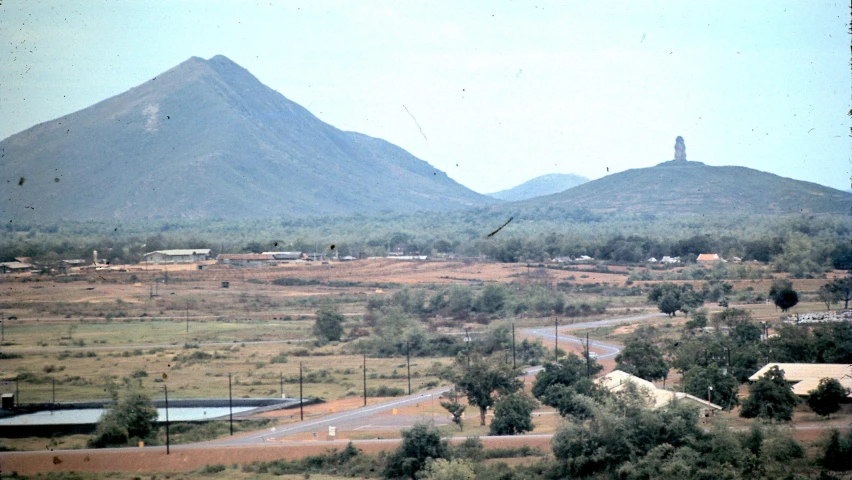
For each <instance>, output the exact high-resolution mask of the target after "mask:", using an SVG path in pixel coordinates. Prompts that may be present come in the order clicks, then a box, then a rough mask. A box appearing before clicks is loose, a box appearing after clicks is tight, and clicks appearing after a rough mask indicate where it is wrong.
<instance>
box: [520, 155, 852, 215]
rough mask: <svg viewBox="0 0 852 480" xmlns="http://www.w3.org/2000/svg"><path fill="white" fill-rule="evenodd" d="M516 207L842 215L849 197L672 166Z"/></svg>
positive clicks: (757, 176) (774, 178)
mask: <svg viewBox="0 0 852 480" xmlns="http://www.w3.org/2000/svg"><path fill="white" fill-rule="evenodd" d="M514 205H516V206H517V208H521V209H523V208H538V207H548V208H549V207H561V208H564V209H588V210H591V211H593V212H599V213H603V212H619V213H654V214H658V215H677V214H704V215H707V214H710V215H727V214H789V213H839V214H845V213H848V212H849V207H852V194H850V193H848V192H844V191H841V190H836V189H833V188H829V187H825V186H822V185H818V184H816V183H811V182H804V181H801V180H793V179H791V178H785V177H779V176H778V175H774V174H771V173H766V172H761V171H759V170H754V169H751V168H746V167H713V166H709V165H705V164H703V163H701V162H690V161H674V160H673V161H668V162H664V163H661V164H659V165H657V166H655V167H649V168H636V169H632V170H627V171H624V172H619V173H614V174H612V175H607V176H606V177H603V178H599V179H597V180H592V181H590V182H587V183H584V184H582V185H579V186H577V187H574V188H571V189H569V190H566V191H564V192H561V193H557V194H555V195H549V196H546V197H538V198H535V199H531V200H526V201H524V202H520V203H518V204H514Z"/></svg>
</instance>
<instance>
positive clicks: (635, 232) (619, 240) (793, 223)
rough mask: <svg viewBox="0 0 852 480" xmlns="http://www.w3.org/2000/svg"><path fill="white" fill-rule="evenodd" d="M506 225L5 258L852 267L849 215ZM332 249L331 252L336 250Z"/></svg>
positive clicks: (296, 224)
mask: <svg viewBox="0 0 852 480" xmlns="http://www.w3.org/2000/svg"><path fill="white" fill-rule="evenodd" d="M506 220H508V218H506V214H505V213H503V212H493V211H490V210H488V209H478V210H468V211H463V212H450V213H441V214H438V213H417V214H405V215H403V214H391V213H388V214H384V215H375V216H362V215H354V216H347V217H322V218H319V217H306V218H291V219H276V220H267V221H261V220H245V221H234V220H205V221H189V220H186V221H184V220H181V221H159V222H146V223H134V224H126V223H122V224H113V223H106V222H85V223H81V222H62V223H54V224H49V225H22V224H18V223H15V222H12V223H8V224H6V225H5V227H4V228H5V232H4V234H3V238H2V240H0V260H2V261H9V260H11V259H13V258H14V257H20V256H26V257H34V258H37V259H43V260H50V259H56V260H58V259H65V258H89V257H91V253H92V250H97V251H98V253H99V255H100V257H101V258H106V259H108V260H109V261H110V262H112V263H136V262H139V261H141V260H142V255H143V254H144V253H145V252H150V251H154V250H162V249H170V248H211V249H212V250H213V252H212V253H213V254H214V255H216V254H218V253H240V252H261V251H280V250H296V251H305V252H314V251H321V252H325V253H327V254H332V253H334V252H338V253H339V255H341V256H344V255H352V256H357V255H358V254H365V255H368V256H382V255H385V254H386V253H387V252H388V251H400V250H401V251H404V252H406V253H410V254H421V255H436V254H455V255H457V256H460V257H479V256H483V255H484V256H487V257H489V258H491V259H494V260H497V261H501V262H543V261H547V260H548V259H552V258H555V257H564V256H567V257H572V258H574V257H577V256H580V255H588V256H590V257H594V258H595V259H597V260H600V261H606V262H615V263H631V264H637V263H643V262H645V261H646V260H647V259H649V258H650V257H655V258H658V259H659V258H661V257H663V256H665V255H668V256H679V257H681V259H682V261H684V262H686V263H689V262H692V261H694V259H695V257H696V256H697V255H699V254H701V253H718V254H719V255H720V256H722V257H724V258H731V257H739V258H741V259H743V260H758V261H761V262H774V263H775V264H776V266H777V267H779V268H782V269H783V268H785V267H783V265H785V264H799V265H803V269H804V270H805V271H808V272H812V271H815V270H818V269H820V268H828V267H834V268H842V269H847V268H850V267H852V246H850V239H852V223H850V221H849V217H848V216H837V215H821V216H808V215H799V216H717V217H705V216H663V215H657V216H654V215H648V214H641V215H624V214H597V213H593V212H590V211H588V210H582V209H580V210H560V209H556V208H546V209H539V210H534V211H525V212H524V213H523V215H521V214H519V215H518V216H515V217H513V220H512V222H510V223H509V224H508V225H506V227H505V228H503V229H502V230H500V232H499V233H497V234H495V235H493V236H490V237H489V236H488V234H489V233H491V232H493V231H494V230H495V229H496V228H497V227H499V226H500V225H503V224H504V223H505V222H506ZM332 246H333V247H334V249H332Z"/></svg>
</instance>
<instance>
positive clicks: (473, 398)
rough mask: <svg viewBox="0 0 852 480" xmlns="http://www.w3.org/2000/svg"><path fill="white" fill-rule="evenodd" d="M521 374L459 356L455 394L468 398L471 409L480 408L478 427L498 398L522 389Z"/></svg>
mask: <svg viewBox="0 0 852 480" xmlns="http://www.w3.org/2000/svg"><path fill="white" fill-rule="evenodd" d="M517 375H518V371H516V370H514V369H513V368H512V367H511V366H509V365H506V364H504V363H503V362H500V361H492V360H490V359H487V358H483V357H481V356H475V358H464V357H462V356H459V358H458V361H457V373H456V374H455V375H454V378H453V381H454V382H455V384H456V390H458V391H459V392H461V393H463V394H464V395H466V396H467V402H468V404H469V405H476V407H478V408H479V424H480V425H485V414H486V412H487V411H488V408H489V407H491V406H493V405H494V402H495V401H496V399H497V396H499V395H508V394H510V393H513V392H515V391H517V390H520V389H521V387H523V383H522V382H521V381H520V380H518V379H517V378H516V377H517Z"/></svg>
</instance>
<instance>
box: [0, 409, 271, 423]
mask: <svg viewBox="0 0 852 480" xmlns="http://www.w3.org/2000/svg"><path fill="white" fill-rule="evenodd" d="M255 408H257V407H234V415H236V414H238V413H243V412H247V411H249V410H254V409H255ZM103 412H104V409H102V408H80V409H73V410H53V411H50V410H44V411H41V412H35V413H27V414H24V415H16V416H14V417H6V418H0V426H19V425H86V424H93V423H97V422H98V419H100V418H101V415H102V414H103ZM157 414H158V418H157V421H158V422H165V421H166V409H165V408H158V409H157ZM227 416H228V407H174V408H169V421H170V422H186V421H204V420H212V419H214V418H217V417H225V418H227Z"/></svg>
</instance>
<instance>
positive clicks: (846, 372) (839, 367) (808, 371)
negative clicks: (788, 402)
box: [748, 363, 852, 398]
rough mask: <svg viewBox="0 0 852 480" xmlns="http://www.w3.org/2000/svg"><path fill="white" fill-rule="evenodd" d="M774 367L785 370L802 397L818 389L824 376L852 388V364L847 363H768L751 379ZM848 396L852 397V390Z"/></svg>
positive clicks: (785, 376)
mask: <svg viewBox="0 0 852 480" xmlns="http://www.w3.org/2000/svg"><path fill="white" fill-rule="evenodd" d="M772 367H778V369H779V370H782V371H783V372H784V379H785V380H787V381H788V382H790V384H791V387H792V389H793V393H794V394H796V395H797V396H800V397H807V396H808V392H810V391H811V390H816V388H817V387H818V386H819V381H820V380H821V379H823V378H833V379H835V380H837V381H838V382H840V385H842V386H843V387H844V388H847V389H852V365H849V364H846V363H767V364H766V365H764V366H763V368H761V369H760V370H758V371H757V372H755V374H754V375H752V376H750V377H748V379H749V381H750V382H755V381H757V380H758V379H759V378H760V377H762V376H764V375H765V374H766V372H768V371H769V369H771V368H772ZM848 397H849V398H852V392H850V393H849V395H848Z"/></svg>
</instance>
